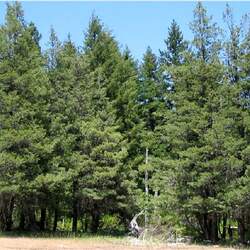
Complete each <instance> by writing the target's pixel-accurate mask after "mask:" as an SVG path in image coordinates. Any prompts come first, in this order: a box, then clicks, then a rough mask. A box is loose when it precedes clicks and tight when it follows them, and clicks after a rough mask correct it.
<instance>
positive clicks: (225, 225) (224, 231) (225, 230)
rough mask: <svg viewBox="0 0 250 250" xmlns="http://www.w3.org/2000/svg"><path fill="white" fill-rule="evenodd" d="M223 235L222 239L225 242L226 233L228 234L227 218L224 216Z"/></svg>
mask: <svg viewBox="0 0 250 250" xmlns="http://www.w3.org/2000/svg"><path fill="white" fill-rule="evenodd" d="M222 227H223V228H222V234H221V238H222V239H223V240H225V239H226V233H227V216H226V215H224V216H223V218H222Z"/></svg>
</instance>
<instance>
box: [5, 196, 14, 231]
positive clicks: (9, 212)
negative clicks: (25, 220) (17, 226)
mask: <svg viewBox="0 0 250 250" xmlns="http://www.w3.org/2000/svg"><path fill="white" fill-rule="evenodd" d="M13 209H14V197H11V199H10V201H9V204H8V207H7V211H6V213H7V215H6V231H11V227H12V224H13V221H12V213H13Z"/></svg>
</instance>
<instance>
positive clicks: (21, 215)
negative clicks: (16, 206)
mask: <svg viewBox="0 0 250 250" xmlns="http://www.w3.org/2000/svg"><path fill="white" fill-rule="evenodd" d="M19 228H20V230H22V231H23V230H24V228H25V215H24V212H23V209H21V213H20V221H19Z"/></svg>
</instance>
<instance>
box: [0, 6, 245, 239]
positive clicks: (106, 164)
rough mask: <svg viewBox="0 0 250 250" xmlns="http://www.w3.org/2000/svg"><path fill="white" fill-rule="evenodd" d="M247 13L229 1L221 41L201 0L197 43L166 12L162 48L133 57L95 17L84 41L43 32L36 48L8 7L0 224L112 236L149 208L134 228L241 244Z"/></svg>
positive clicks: (1, 74) (0, 120)
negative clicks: (43, 42) (241, 14)
mask: <svg viewBox="0 0 250 250" xmlns="http://www.w3.org/2000/svg"><path fill="white" fill-rule="evenodd" d="M244 20H246V19H242V22H241V24H240V25H239V24H236V23H235V22H234V20H233V15H232V10H231V9H230V7H229V6H228V5H227V7H226V11H225V13H224V21H225V22H226V24H227V28H228V31H226V33H227V36H225V37H224V39H222V38H220V34H221V30H220V29H219V28H218V27H217V25H216V24H215V23H213V22H212V18H211V17H209V16H208V14H207V11H206V9H205V8H204V6H203V5H202V3H200V2H198V3H197V6H196V8H195V10H194V20H193V22H192V23H191V30H192V31H193V34H194V38H193V41H192V43H190V44H188V43H187V42H186V41H185V40H184V38H183V34H182V32H181V29H180V27H179V26H178V25H177V23H176V22H175V21H173V22H172V23H171V25H170V28H169V29H168V37H167V38H166V40H165V45H166V48H165V50H163V51H160V54H161V55H160V58H158V57H157V56H156V55H155V54H154V53H153V52H152V50H151V49H150V47H148V48H147V50H146V52H145V54H144V56H143V60H142V63H141V64H137V63H136V62H135V61H134V60H133V58H132V56H131V54H130V52H129V50H128V48H126V49H125V50H124V51H121V50H120V49H119V47H120V46H119V44H118V43H117V41H116V40H115V38H114V37H113V35H112V33H111V32H110V31H109V30H108V29H106V28H105V27H104V25H103V24H102V23H101V21H100V19H99V18H98V17H97V16H95V15H93V16H92V18H91V20H90V22H89V26H88V29H87V31H86V32H85V37H84V41H83V49H82V50H81V49H79V48H77V47H76V46H75V45H74V43H73V42H72V41H71V38H70V35H69V36H68V39H67V40H66V41H64V42H61V41H59V39H58V38H57V35H56V32H55V30H53V28H52V29H51V35H50V41H49V47H48V49H47V51H46V52H45V53H44V54H43V53H42V52H41V48H40V45H39V39H40V37H41V36H40V34H39V32H38V30H37V28H36V26H35V25H34V24H33V23H27V22H26V21H25V19H24V14H23V10H22V8H21V5H20V3H12V4H7V12H6V17H5V23H4V24H2V25H1V27H0V230H1V231H8V230H11V229H19V230H21V231H23V230H28V231H37V230H40V231H43V230H53V231H56V230H60V231H69V230H70V229H72V231H73V233H74V234H75V233H76V232H77V231H79V230H81V232H90V231H91V232H93V233H96V232H97V231H98V230H102V231H103V232H106V233H116V232H117V231H120V232H121V231H126V230H127V226H128V224H129V220H130V219H131V218H132V217H133V216H134V215H135V214H136V213H137V212H138V211H142V210H144V213H146V216H145V217H144V218H143V216H141V217H140V218H139V219H138V222H139V224H140V225H144V223H145V221H147V222H146V224H148V225H149V226H152V227H154V228H155V227H157V228H161V229H162V230H163V232H168V233H169V232H170V233H174V234H175V235H177V236H179V235H192V236H194V237H195V238H196V239H203V240H208V241H213V242H216V241H218V240H223V241H226V240H230V241H233V240H235V235H236V234H237V237H238V239H239V241H240V242H242V243H245V242H246V241H247V240H249V235H250V217H249V214H250V213H249V212H250V202H249V201H250V196H249V189H250V167H249V166H250V158H249V155H250V147H249V144H250V114H249V107H250V101H249V99H250V98H249V97H250V82H249V72H250V70H249V69H250V68H249V59H250V57H249V51H250V33H249V27H248V30H247V32H242V31H243V28H244V27H245V26H246V25H247V22H243V21H244ZM224 33H225V32H224ZM190 45H192V46H190ZM222 55H225V57H223V58H222V57H221V56H222ZM147 150H148V151H147ZM146 151H147V152H148V155H147V156H146V154H145V152H146ZM146 158H147V159H146ZM145 190H147V192H146V191H145ZM143 219H144V221H143ZM232 226H234V227H237V233H236V230H234V229H231V227H232ZM230 230H231V232H230ZM232 230H234V231H233V232H232Z"/></svg>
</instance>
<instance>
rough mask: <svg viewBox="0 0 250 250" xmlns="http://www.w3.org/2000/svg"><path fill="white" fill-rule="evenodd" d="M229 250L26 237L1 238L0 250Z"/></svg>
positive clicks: (110, 239) (112, 240)
mask: <svg viewBox="0 0 250 250" xmlns="http://www.w3.org/2000/svg"><path fill="white" fill-rule="evenodd" d="M9 249H13V250H151V249H152V250H229V249H233V248H223V247H221V246H216V245H215V246H199V245H186V244H162V243H161V244H156V243H154V244H149V243H145V242H144V243H143V242H140V241H136V240H134V239H128V238H124V239H115V238H105V237H102V238H97V237H95V238H86V239H80V238H76V239H48V238H47V239H46V238H27V237H1V238H0V250H9Z"/></svg>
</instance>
